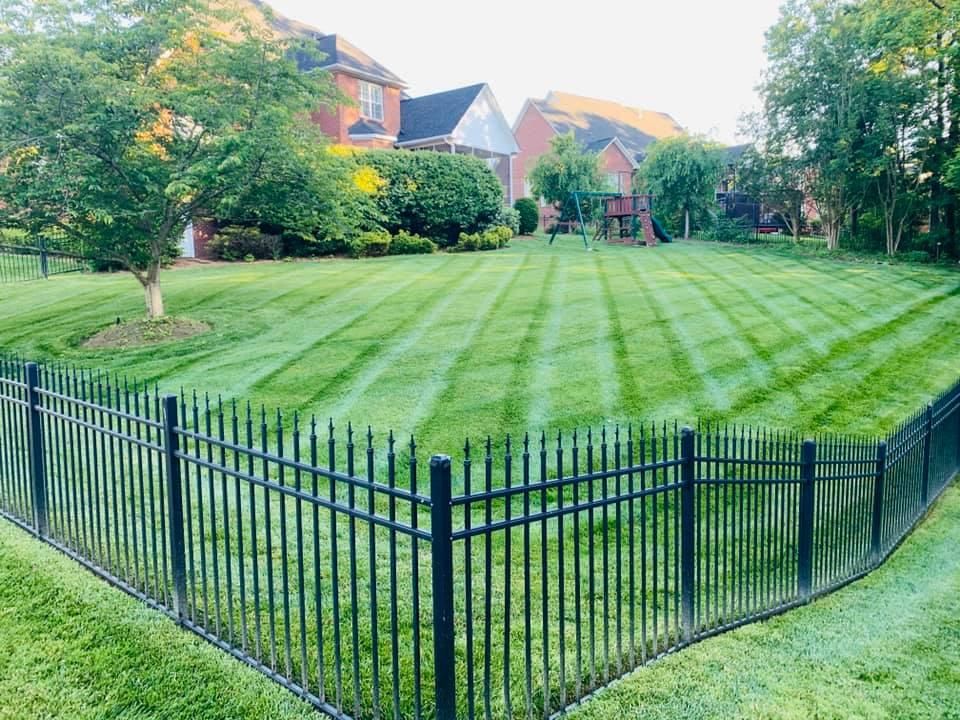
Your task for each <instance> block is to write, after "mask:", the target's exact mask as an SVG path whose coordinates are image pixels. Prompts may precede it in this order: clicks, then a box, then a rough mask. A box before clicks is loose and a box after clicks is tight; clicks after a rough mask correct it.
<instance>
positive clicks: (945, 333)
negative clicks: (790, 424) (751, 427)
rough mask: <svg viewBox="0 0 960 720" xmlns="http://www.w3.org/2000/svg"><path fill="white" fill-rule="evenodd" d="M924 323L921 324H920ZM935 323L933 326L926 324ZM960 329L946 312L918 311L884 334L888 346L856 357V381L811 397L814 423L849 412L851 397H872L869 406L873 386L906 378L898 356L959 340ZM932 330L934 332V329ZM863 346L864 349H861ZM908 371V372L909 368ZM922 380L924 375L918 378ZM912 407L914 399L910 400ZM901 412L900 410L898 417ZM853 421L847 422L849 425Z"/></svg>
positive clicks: (930, 384) (934, 387)
mask: <svg viewBox="0 0 960 720" xmlns="http://www.w3.org/2000/svg"><path fill="white" fill-rule="evenodd" d="M950 316H952V317H953V318H956V317H957V314H956V311H954V312H953V313H950ZM918 325H921V326H922V327H921V328H918V327H917V326H918ZM928 325H932V326H933V327H932V328H931V327H927V326H928ZM958 329H960V322H958V321H957V320H955V319H954V320H946V319H945V318H944V317H943V314H932V313H926V314H923V315H918V316H916V317H915V320H914V322H913V323H912V324H910V325H903V326H901V327H898V328H897V329H896V331H895V332H894V333H888V334H887V335H885V336H884V339H885V341H886V342H885V343H884V345H889V347H888V348H887V347H885V348H884V349H883V351H882V352H881V351H880V349H879V348H877V347H876V345H872V346H871V347H870V350H869V352H867V353H865V354H866V355H867V357H866V358H863V359H857V360H856V361H855V365H856V368H857V372H858V379H857V382H856V383H855V384H853V385H843V386H842V389H840V392H838V393H836V394H834V393H830V394H824V393H817V394H816V395H815V396H814V397H813V398H812V399H810V400H808V401H807V403H806V405H805V407H806V411H807V412H808V413H812V414H811V416H810V423H811V425H812V426H815V427H822V426H824V425H826V424H827V423H828V422H829V421H830V419H831V418H832V416H833V415H834V413H836V412H837V411H839V410H845V411H846V412H847V413H850V410H851V406H852V405H853V403H851V398H857V397H860V398H865V399H867V400H868V401H869V404H870V407H868V408H866V409H869V410H872V409H873V408H872V406H874V405H876V404H878V398H876V396H875V395H874V394H873V393H872V392H871V390H873V389H874V388H877V387H883V386H885V385H886V384H887V383H890V384H896V383H898V382H903V380H904V377H903V375H904V372H905V370H904V368H903V367H902V366H901V365H900V363H899V362H897V360H898V359H899V358H901V357H903V356H910V355H914V356H916V355H921V354H927V353H928V351H930V350H933V349H936V348H938V347H942V346H943V345H944V344H948V343H954V344H956V343H957V330H958ZM931 330H933V332H931ZM862 352H863V351H862V349H861V353H862ZM839 369H841V368H839V367H837V368H831V371H837V370H839ZM906 372H909V370H907V371H906ZM956 374H957V373H956V371H952V372H951V373H950V375H949V376H948V377H947V378H937V380H936V382H928V384H927V387H929V391H930V392H931V393H932V392H935V391H936V390H937V389H939V388H941V387H942V385H943V384H945V383H946V382H949V380H950V379H953V378H954V377H955V376H956ZM917 380H921V378H917ZM881 404H882V405H884V406H889V404H890V403H889V400H888V399H884V400H883V401H882V403H881ZM908 407H913V403H910V404H908ZM865 415H866V416H867V417H872V413H865ZM900 415H902V413H899V414H898V417H899V416H900ZM850 424H851V423H850V422H847V423H844V426H849V425H850Z"/></svg>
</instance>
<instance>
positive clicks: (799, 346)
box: [696, 258, 826, 364]
mask: <svg viewBox="0 0 960 720" xmlns="http://www.w3.org/2000/svg"><path fill="white" fill-rule="evenodd" d="M696 262H697V263H700V265H701V267H703V264H702V263H701V261H700V258H697V260H696ZM717 281H718V282H719V283H721V284H722V285H724V286H726V287H727V288H728V289H729V290H730V292H731V294H733V295H737V294H740V295H742V296H744V297H746V298H749V299H750V300H751V301H752V302H747V303H742V304H741V305H740V307H742V308H745V312H744V315H746V314H747V312H749V313H750V314H751V315H753V316H755V317H757V316H758V318H759V321H760V325H759V327H758V326H757V325H751V326H749V327H750V329H749V332H750V334H751V335H752V336H753V337H754V340H755V341H756V342H757V343H758V344H760V343H763V346H762V347H763V357H764V359H765V360H767V361H768V362H776V363H778V364H784V363H785V362H786V360H785V356H786V357H792V356H793V355H794V354H796V353H800V354H803V353H804V352H806V350H807V349H808V348H814V349H816V350H818V351H820V352H823V351H824V350H825V349H826V347H825V343H824V341H825V339H824V338H822V337H821V336H820V335H818V334H815V333H813V332H811V328H809V327H805V326H801V325H800V323H798V322H797V321H796V320H795V319H794V313H793V312H791V308H789V307H784V305H783V299H784V297H785V293H784V292H783V291H782V289H781V288H779V287H778V286H776V285H773V284H772V283H769V281H767V280H766V278H764V277H763V276H762V275H757V274H754V275H753V276H752V277H751V278H750V281H748V282H743V283H740V284H737V283H736V282H734V281H733V280H731V278H730V276H729V275H728V274H727V273H725V272H722V271H721V272H718V273H717ZM761 283H762V284H764V285H766V286H768V287H769V286H771V285H773V287H774V288H775V291H774V292H772V293H770V292H767V293H765V294H764V293H760V292H758V285H760V284H761ZM771 308H776V309H777V310H778V312H776V313H773V314H771V313H770V310H771ZM745 325H746V323H745ZM784 328H786V329H787V330H788V331H787V332H783V329H784ZM758 329H759V330H761V331H762V330H764V329H773V330H776V331H777V335H776V337H773V338H771V339H770V340H768V341H767V342H765V343H764V342H763V341H762V340H761V339H760V338H759V337H758V336H757V333H756V331H757V330H758Z"/></svg>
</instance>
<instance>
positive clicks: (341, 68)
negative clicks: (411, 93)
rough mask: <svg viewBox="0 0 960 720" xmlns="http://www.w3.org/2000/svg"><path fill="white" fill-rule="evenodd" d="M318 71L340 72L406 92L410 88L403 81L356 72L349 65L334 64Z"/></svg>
mask: <svg viewBox="0 0 960 720" xmlns="http://www.w3.org/2000/svg"><path fill="white" fill-rule="evenodd" d="M320 69H321V70H326V71H328V72H341V73H343V74H344V75H352V76H353V77H355V78H360V79H361V80H367V81H369V82H375V83H380V84H381V85H387V86H389V87H395V88H401V89H403V90H406V89H407V88H408V87H410V86H409V85H407V84H406V83H405V82H404V81H403V80H390V79H388V78H385V77H383V76H382V75H374V74H373V73H367V72H363V70H357V69H356V68H354V67H350V66H349V65H344V64H343V63H334V64H333V65H325V66H323V67H321V68H320Z"/></svg>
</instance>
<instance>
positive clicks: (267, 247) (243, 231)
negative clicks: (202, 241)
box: [207, 225, 283, 260]
mask: <svg viewBox="0 0 960 720" xmlns="http://www.w3.org/2000/svg"><path fill="white" fill-rule="evenodd" d="M207 250H208V251H209V252H210V254H211V255H213V256H214V257H215V258H219V259H220V260H243V259H245V258H246V256H248V255H250V256H252V257H253V258H254V259H258V260H269V259H272V260H279V259H280V258H281V257H282V255H283V241H282V239H281V236H279V235H267V234H265V233H262V232H260V229H259V228H256V227H243V226H240V225H231V226H228V227H225V228H221V229H220V230H218V231H217V233H216V235H214V236H213V237H212V238H210V242H209V243H208V244H207Z"/></svg>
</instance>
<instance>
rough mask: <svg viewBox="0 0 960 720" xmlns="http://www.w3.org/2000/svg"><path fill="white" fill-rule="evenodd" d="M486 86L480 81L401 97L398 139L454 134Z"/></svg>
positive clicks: (407, 139) (412, 139)
mask: <svg viewBox="0 0 960 720" xmlns="http://www.w3.org/2000/svg"><path fill="white" fill-rule="evenodd" d="M484 87H486V86H485V85H484V84H483V83H480V84H479V85H469V86H467V87H462V88H457V89H456V90H447V91H446V92H439V93H434V94H433V95H424V96H423V97H418V98H410V99H407V100H403V101H401V102H400V135H399V138H398V139H399V141H400V142H402V143H404V142H413V141H415V140H424V139H426V138H437V137H445V136H447V135H450V134H452V133H453V131H454V130H456V128H457V125H459V124H460V120H461V119H462V118H463V116H464V115H465V114H466V112H467V110H469V109H470V106H471V105H473V102H474V100H476V99H477V96H479V95H480V93H481V92H482V91H483V88H484Z"/></svg>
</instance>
